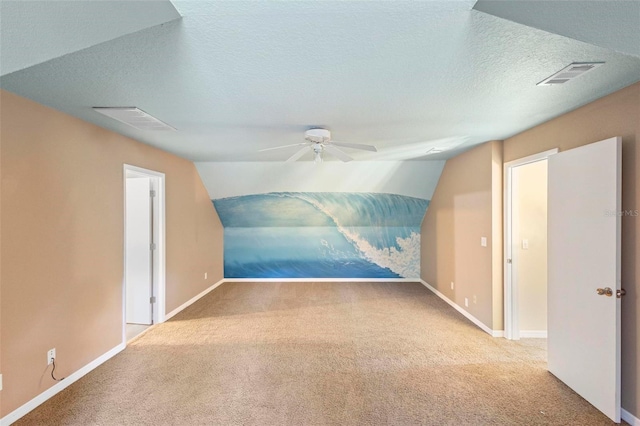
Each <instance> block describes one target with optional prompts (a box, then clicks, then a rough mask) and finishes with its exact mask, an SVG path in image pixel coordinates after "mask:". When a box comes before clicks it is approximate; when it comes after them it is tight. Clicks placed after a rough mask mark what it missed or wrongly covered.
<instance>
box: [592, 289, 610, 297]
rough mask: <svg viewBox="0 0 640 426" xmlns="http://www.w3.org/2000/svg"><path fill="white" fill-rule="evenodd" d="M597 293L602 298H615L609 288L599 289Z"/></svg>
mask: <svg viewBox="0 0 640 426" xmlns="http://www.w3.org/2000/svg"><path fill="white" fill-rule="evenodd" d="M596 292H597V293H598V294H599V295H600V296H607V297H611V296H613V290H611V289H610V288H609V287H605V288H599V289H597V290H596Z"/></svg>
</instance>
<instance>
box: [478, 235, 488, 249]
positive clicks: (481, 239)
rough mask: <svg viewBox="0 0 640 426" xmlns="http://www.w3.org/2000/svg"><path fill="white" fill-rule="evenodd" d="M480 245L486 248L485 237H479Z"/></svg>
mask: <svg viewBox="0 0 640 426" xmlns="http://www.w3.org/2000/svg"><path fill="white" fill-rule="evenodd" d="M480 245H481V246H482V247H486V246H487V237H480Z"/></svg>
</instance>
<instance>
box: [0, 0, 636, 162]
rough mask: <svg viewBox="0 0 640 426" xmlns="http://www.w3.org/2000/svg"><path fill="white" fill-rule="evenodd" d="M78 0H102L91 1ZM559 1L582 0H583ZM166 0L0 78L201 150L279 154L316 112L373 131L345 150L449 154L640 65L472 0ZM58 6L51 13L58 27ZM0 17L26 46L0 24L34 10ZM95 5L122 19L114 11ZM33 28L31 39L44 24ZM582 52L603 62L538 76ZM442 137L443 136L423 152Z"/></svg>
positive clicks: (622, 82)
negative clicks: (150, 18)
mask: <svg viewBox="0 0 640 426" xmlns="http://www.w3.org/2000/svg"><path fill="white" fill-rule="evenodd" d="M73 3H76V4H77V7H83V8H84V7H86V8H87V9H86V13H87V14H89V15H91V14H97V13H98V12H97V11H95V10H94V11H93V12H91V11H92V10H93V3H94V2H92V1H77V2H73ZM126 3H130V2H126ZM132 3H135V4H138V5H139V7H146V8H149V10H155V9H154V8H160V7H164V6H162V5H165V6H166V2H155V1H144V2H132ZM511 3H517V4H519V3H521V2H511ZM545 3H549V2H545ZM563 3H564V2H563ZM566 3H567V4H568V5H569V6H567V7H572V8H574V10H576V11H579V10H581V9H582V8H583V6H584V3H590V2H588V1H587V2H580V1H571V2H566ZM617 3H618V2H611V6H610V7H613V8H615V7H617V6H616V4H617ZM3 4H4V2H3ZM47 4H48V3H47ZM57 4H58V2H51V5H52V6H51V7H55V6H54V5H57ZM173 4H174V5H175V7H176V9H177V10H178V12H179V13H180V15H182V19H179V20H174V21H171V22H168V23H165V24H163V25H155V26H151V27H149V28H145V29H142V30H140V31H137V32H134V33H130V34H127V35H123V36H121V37H118V38H114V39H111V40H109V41H106V42H103V43H99V44H95V45H93V46H91V47H89V48H84V49H82V50H79V51H76V52H74V53H69V54H66V55H64V56H60V57H57V58H55V59H51V60H48V61H46V62H43V63H39V64H37V65H34V66H31V67H28V68H26V69H22V70H20V71H17V72H13V73H11V74H7V75H4V76H2V77H1V78H0V86H1V87H2V88H3V89H6V90H9V91H12V92H15V93H17V94H19V95H22V96H25V97H28V98H31V99H34V100H35V101H37V102H40V103H43V104H45V105H49V106H51V107H53V108H56V109H58V110H61V111H64V112H67V113H69V114H71V115H74V116H76V117H79V118H81V119H83V120H86V121H89V122H93V123H95V124H97V125H100V126H103V127H105V128H108V129H111V130H114V131H116V132H118V133H121V134H124V135H126V136H129V137H132V138H134V139H138V140H140V141H143V142H145V143H148V144H150V145H154V146H157V147H159V148H162V149H165V150H167V151H170V152H173V153H176V154H178V155H180V156H183V157H185V158H188V159H191V160H196V161H283V160H284V159H286V158H287V157H288V156H289V155H291V154H292V153H293V151H289V150H281V151H269V152H258V150H259V149H264V148H269V147H274V146H278V145H285V144H294V143H298V142H301V141H302V134H303V132H304V130H305V129H307V128H309V127H312V126H325V127H328V128H330V129H331V130H332V132H333V135H334V138H335V139H336V140H339V141H343V142H353V143H368V144H374V145H376V146H377V147H378V149H379V152H378V153H373V154H370V153H360V152H356V151H349V153H350V154H352V155H353V156H354V157H355V158H356V159H358V160H365V159H366V160H372V161H377V160H406V159H445V158H449V157H451V156H453V155H455V154H457V153H459V152H460V151H462V150H464V149H468V148H469V147H471V146H473V145H476V144H479V143H482V142H485V141H488V140H492V139H503V138H506V137H509V136H511V135H513V134H516V133H519V132H521V131H523V130H525V129H527V128H530V127H532V126H535V125H536V124H539V123H541V122H544V121H547V120H549V119H551V118H553V117H555V116H558V115H560V114H563V113H565V112H567V111H570V110H572V109H575V108H577V107H579V106H581V105H583V104H586V103H588V102H590V101H592V100H595V99H597V98H599V97H602V96H604V95H606V94H609V93H611V92H613V91H615V90H618V89H621V88H623V87H625V86H627V85H630V84H632V83H634V82H636V81H638V80H640V58H638V57H636V56H634V55H633V54H626V53H620V52H619V51H616V50H623V48H620V47H616V46H614V47H611V46H609V45H606V46H605V47H602V46H600V45H598V44H603V43H596V42H593V43H594V44H588V43H585V42H584V41H580V40H578V39H576V38H577V37H568V36H566V35H558V34H553V33H551V32H548V31H543V30H541V29H537V28H532V26H530V25H523V24H520V23H515V22H512V21H509V20H507V19H503V18H500V17H496V16H492V15H490V14H487V13H483V12H480V11H478V10H474V9H473V6H474V4H475V2H474V1H426V2H402V1H389V2H385V1H378V2H369V1H361V2H355V1H354V2H324V1H318V2H242V1H237V2H236V1H234V2H205V1H175V2H174V3H173ZM34 13H35V12H34ZM130 13H133V12H130ZM496 13H497V12H496ZM139 14H140V13H139V12H136V15H135V16H138V15H139ZM126 15H127V16H128V14H126ZM63 16H64V14H62V13H57V14H56V13H53V12H52V13H51V19H52V20H56V19H57V20H60V21H61V22H60V24H59V25H58V26H57V27H56V28H59V27H62V26H64V24H65V21H64V20H62V17H63ZM596 18H597V17H593V19H596ZM2 19H3V20H2V30H1V31H2V36H3V37H2V40H1V43H2V46H1V47H2V49H1V51H0V55H2V56H1V57H0V59H2V61H3V62H4V58H5V56H4V55H5V52H6V50H7V49H6V46H5V44H9V41H7V40H10V48H9V51H11V50H20V49H25V48H28V46H24V45H23V44H22V42H21V40H17V39H15V38H8V39H7V38H6V37H4V34H5V32H9V33H11V32H15V31H22V30H19V29H15V28H16V27H17V28H22V27H23V26H24V25H26V24H25V22H26V21H28V20H29V17H28V16H25V14H17V13H15V12H12V9H11V8H8V9H7V10H6V11H5V10H4V9H3V18H2ZM86 19H87V20H88V21H91V19H98V18H97V17H96V16H93V18H90V17H86ZM101 19H104V20H107V21H109V22H111V23H112V24H113V25H114V26H116V27H117V26H119V25H120V24H119V23H120V22H121V21H122V19H123V18H122V19H121V18H118V17H115V16H111V17H110V16H108V15H106V16H102V17H101ZM585 19H586V18H585ZM613 24H614V23H613V22H611V23H609V24H608V25H613ZM80 27H81V28H78V29H77V37H78V38H79V39H92V38H93V39H97V36H96V35H95V34H94V31H95V28H94V27H95V26H94V25H81V26H80ZM563 28H564V27H563ZM29 31H31V32H33V33H34V35H33V37H32V38H31V39H30V40H31V41H30V43H31V44H33V43H34V42H33V40H36V39H37V38H38V37H41V38H42V39H45V38H47V37H49V32H47V31H44V30H43V31H40V27H39V26H37V25H35V26H32V28H30V29H29ZM103 38H104V37H103ZM624 43H626V42H620V44H624ZM625 49H626V48H625ZM68 50H69V48H66V49H65V51H64V52H59V53H60V54H63V53H67V51H68ZM583 61H605V62H606V64H605V65H604V66H602V67H600V68H598V69H596V70H594V71H592V72H590V73H587V74H585V75H584V76H582V77H579V78H578V79H576V80H574V81H571V82H569V83H567V84H564V85H562V86H554V87H538V86H536V83H538V82H539V81H541V80H543V79H544V78H546V77H548V76H550V75H551V74H553V73H554V72H556V71H558V70H559V69H561V68H563V67H565V66H566V65H568V64H569V63H571V62H583ZM92 106H137V107H138V108H140V109H142V110H144V111H146V112H147V113H149V114H152V115H154V116H155V117H157V118H159V119H160V120H163V121H164V122H166V123H168V124H170V125H171V126H173V127H175V128H176V129H177V131H175V132H158V131H156V132H153V131H141V130H136V129H134V128H132V127H129V126H127V125H125V124H121V123H119V122H116V121H113V120H110V119H108V118H107V117H104V116H101V115H99V114H97V113H96V112H94V111H93V110H92V109H91V107H92ZM438 146H444V147H447V148H451V147H453V149H451V150H449V151H446V152H445V153H442V154H436V155H431V156H425V153H426V152H427V151H428V150H429V149H430V148H431V147H438ZM292 150H295V147H294V148H292ZM303 159H304V158H303ZM306 159H309V160H311V156H309V157H307V158H306Z"/></svg>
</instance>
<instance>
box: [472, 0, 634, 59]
mask: <svg viewBox="0 0 640 426" xmlns="http://www.w3.org/2000/svg"><path fill="white" fill-rule="evenodd" d="M576 3H577V5H576ZM474 9H476V10H479V11H481V12H486V13H490V14H492V15H495V16H499V17H500V18H505V19H508V20H510V21H514V22H518V23H520V24H524V25H528V26H530V27H534V28H539V29H541V30H545V31H549V32H552V33H555V34H560V35H563V36H566V37H570V38H573V39H576V40H580V41H584V42H586V43H591V44H594V45H596V46H601V47H606V48H608V49H612V50H615V51H616V52H620V53H625V54H627V55H634V56H637V57H640V1H638V0H632V1H624V0H614V1H611V0H608V1H578V2H576V1H574V0H556V1H540V0H518V1H504V0H478V2H477V3H476V5H475V6H474Z"/></svg>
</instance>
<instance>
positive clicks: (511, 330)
mask: <svg viewBox="0 0 640 426" xmlns="http://www.w3.org/2000/svg"><path fill="white" fill-rule="evenodd" d="M557 153H558V148H554V149H550V150H548V151H544V152H540V153H538V154H533V155H529V156H528V157H523V158H519V159H517V160H513V161H509V162H507V163H504V337H505V338H507V339H510V340H518V339H520V329H519V327H518V324H519V309H518V304H517V303H516V301H517V300H518V284H517V283H516V282H515V280H514V279H513V276H514V275H515V271H514V264H513V263H511V261H510V260H511V259H513V253H512V246H511V244H510V242H511V237H512V226H513V208H512V207H513V206H512V201H513V197H512V194H511V192H512V189H513V184H512V180H513V173H512V172H513V169H514V168H515V167H518V166H524V165H525V164H531V163H535V162H537V161H542V160H546V159H548V158H549V157H550V156H552V155H554V154H557Z"/></svg>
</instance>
